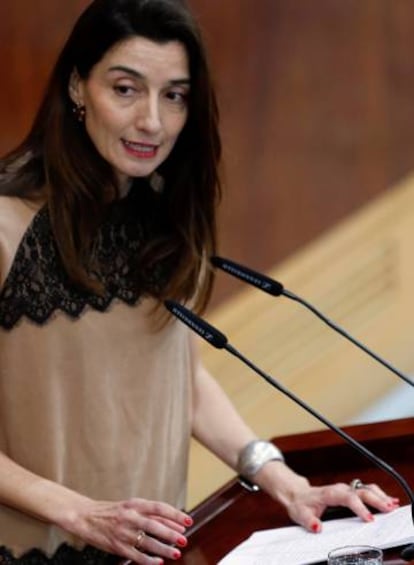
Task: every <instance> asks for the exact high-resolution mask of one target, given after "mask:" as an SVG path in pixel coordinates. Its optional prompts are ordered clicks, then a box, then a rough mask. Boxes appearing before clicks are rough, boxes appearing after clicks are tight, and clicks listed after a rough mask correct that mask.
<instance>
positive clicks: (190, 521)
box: [184, 517, 193, 526]
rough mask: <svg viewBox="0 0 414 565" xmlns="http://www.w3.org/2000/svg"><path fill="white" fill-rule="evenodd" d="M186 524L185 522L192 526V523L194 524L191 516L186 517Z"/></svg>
mask: <svg viewBox="0 0 414 565" xmlns="http://www.w3.org/2000/svg"><path fill="white" fill-rule="evenodd" d="M184 524H185V525H186V526H192V525H193V520H192V518H190V517H188V518H186V519H185V520H184Z"/></svg>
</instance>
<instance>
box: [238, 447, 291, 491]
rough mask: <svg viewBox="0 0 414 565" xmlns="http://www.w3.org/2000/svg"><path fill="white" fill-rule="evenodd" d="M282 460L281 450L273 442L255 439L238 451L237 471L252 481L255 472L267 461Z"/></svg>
mask: <svg viewBox="0 0 414 565" xmlns="http://www.w3.org/2000/svg"><path fill="white" fill-rule="evenodd" d="M284 460H285V458H284V457H283V454H282V452H281V451H280V449H278V448H277V447H276V446H275V445H273V443H270V441H264V440H261V439H255V440H253V441H251V442H250V443H248V444H247V445H246V446H245V447H244V448H243V449H242V450H241V451H240V453H239V457H238V460H237V472H238V473H239V475H241V476H242V477H244V478H245V479H248V480H249V481H252V480H253V477H254V476H255V474H256V473H257V472H258V471H259V470H260V469H261V468H262V467H263V465H265V464H266V463H268V462H269V461H284Z"/></svg>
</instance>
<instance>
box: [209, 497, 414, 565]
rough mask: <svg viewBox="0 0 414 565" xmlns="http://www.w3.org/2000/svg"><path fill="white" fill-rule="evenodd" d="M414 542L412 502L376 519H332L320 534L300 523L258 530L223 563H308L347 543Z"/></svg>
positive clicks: (383, 545)
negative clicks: (371, 520)
mask: <svg viewBox="0 0 414 565" xmlns="http://www.w3.org/2000/svg"><path fill="white" fill-rule="evenodd" d="M408 543H414V525H413V520H412V516H411V506H403V507H401V508H398V509H397V510H393V511H392V512H389V513H387V514H375V520H374V521H373V522H362V521H361V519H360V518H358V517H352V518H342V519H340V520H328V521H326V522H324V523H323V530H322V532H321V533H320V534H312V533H310V532H307V531H306V530H304V529H303V528H301V527H300V526H289V527H287V528H277V529H273V530H263V531H258V532H255V533H254V534H253V535H251V536H250V538H248V539H247V540H246V541H245V542H243V543H242V544H240V545H239V546H237V547H236V548H235V549H234V550H233V551H231V552H230V553H229V554H228V555H227V556H226V557H224V558H223V559H222V560H221V561H220V562H219V565H263V564H264V563H266V565H286V564H287V563H289V565H308V564H311V563H320V562H324V561H326V560H327V557H328V553H329V552H330V551H331V550H332V549H335V548H337V547H342V546H344V545H372V546H376V547H381V548H382V549H385V548H387V547H396V546H400V545H405V544H408Z"/></svg>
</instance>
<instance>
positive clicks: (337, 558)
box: [328, 545, 383, 565]
mask: <svg viewBox="0 0 414 565" xmlns="http://www.w3.org/2000/svg"><path fill="white" fill-rule="evenodd" d="M382 563H383V561H382V550H381V549H379V548H377V547H371V546H369V545H346V546H344V547H339V548H338V549H334V550H332V551H331V552H330V553H329V555H328V565H382Z"/></svg>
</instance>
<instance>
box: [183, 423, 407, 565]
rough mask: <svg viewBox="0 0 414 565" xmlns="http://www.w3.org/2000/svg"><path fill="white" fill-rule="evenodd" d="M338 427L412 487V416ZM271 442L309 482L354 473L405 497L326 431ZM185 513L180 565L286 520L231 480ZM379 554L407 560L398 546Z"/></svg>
mask: <svg viewBox="0 0 414 565" xmlns="http://www.w3.org/2000/svg"><path fill="white" fill-rule="evenodd" d="M344 430H345V431H346V432H347V433H348V434H349V435H351V436H352V437H353V438H355V439H356V440H358V441H360V442H361V443H363V444H364V445H365V447H367V448H368V449H369V450H370V451H372V452H373V453H374V454H375V455H378V456H379V457H380V458H382V459H384V460H385V461H386V462H387V463H388V464H389V465H391V466H392V467H393V468H394V469H395V470H396V471H397V472H399V473H400V474H401V475H402V476H403V477H404V478H405V479H406V481H407V482H408V483H409V485H410V487H411V488H413V486H414V418H407V419H402V420H393V421H389V422H380V423H374V424H364V425H358V426H349V427H347V428H344ZM276 442H277V445H278V446H279V447H280V448H281V449H282V451H283V452H284V454H285V456H286V459H287V462H288V464H289V465H290V466H291V467H292V468H293V469H295V470H296V471H298V472H299V473H302V474H304V475H306V476H307V477H308V478H309V479H310V481H311V482H312V484H314V485H323V484H326V483H332V482H346V483H348V482H350V481H351V480H352V479H354V478H360V479H361V480H362V481H363V482H364V483H370V482H376V483H378V484H380V485H381V486H382V487H383V488H384V489H385V490H387V492H389V493H390V494H392V495H394V496H398V497H399V498H400V500H401V504H408V503H409V500H408V499H407V495H406V493H405V492H404V490H403V489H402V488H401V487H400V485H399V484H398V483H397V482H396V481H395V480H394V478H393V477H391V476H390V475H389V474H388V473H386V472H384V471H382V470H381V469H379V468H378V467H376V466H374V465H373V464H372V463H371V462H370V461H369V460H367V459H365V457H363V455H361V454H359V453H358V452H357V451H355V450H354V449H353V448H352V447H351V446H350V445H348V444H346V443H345V442H344V440H343V439H342V438H340V437H338V436H336V435H335V434H334V433H333V432H331V431H320V432H311V433H304V434H297V435H292V436H286V437H279V438H277V440H276ZM200 480H201V481H202V480H203V477H200ZM191 514H192V516H193V518H194V522H195V523H194V526H193V528H192V530H191V531H190V532H188V533H189V546H188V548H187V549H186V550H184V552H183V553H184V555H183V558H182V559H181V560H180V563H183V564H184V565H215V564H216V563H217V562H218V561H219V560H220V559H221V558H222V557H224V556H225V555H226V554H227V553H228V552H229V551H230V550H231V549H233V548H234V547H235V546H236V545H238V544H239V543H241V542H242V541H243V540H245V539H246V538H247V537H248V536H249V535H250V534H252V533H253V532H254V531H256V530H261V529H268V528H277V527H282V526H287V525H290V524H291V522H290V520H289V518H288V517H287V515H286V513H285V511H284V509H283V508H282V507H281V506H279V505H278V504H277V503H275V502H273V501H272V500H270V498H269V497H268V496H266V495H265V494H263V493H261V492H259V493H249V492H247V491H246V490H245V489H243V487H241V486H240V485H239V483H238V482H237V481H236V480H234V481H232V482H230V483H228V484H227V485H225V486H224V487H223V488H222V489H220V490H219V491H218V492H216V493H215V494H213V495H212V496H210V497H209V498H208V499H207V500H205V501H204V502H202V503H201V504H200V505H199V506H197V507H196V508H195V509H194V510H193V511H192V513H191ZM348 515H350V514H349V512H348V511H347V510H344V509H330V510H329V511H328V512H327V515H326V517H324V518H326V519H329V518H339V517H341V516H348ZM315 535H323V533H322V534H315ZM413 536H414V525H413ZM384 556H385V561H384V562H385V563H388V564H389V565H391V564H392V565H397V564H403V563H407V562H405V561H402V560H401V559H400V558H399V550H398V549H391V550H386V551H385V552H384ZM264 565H265V564H264ZM286 565H289V564H288V563H287V564H286Z"/></svg>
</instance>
